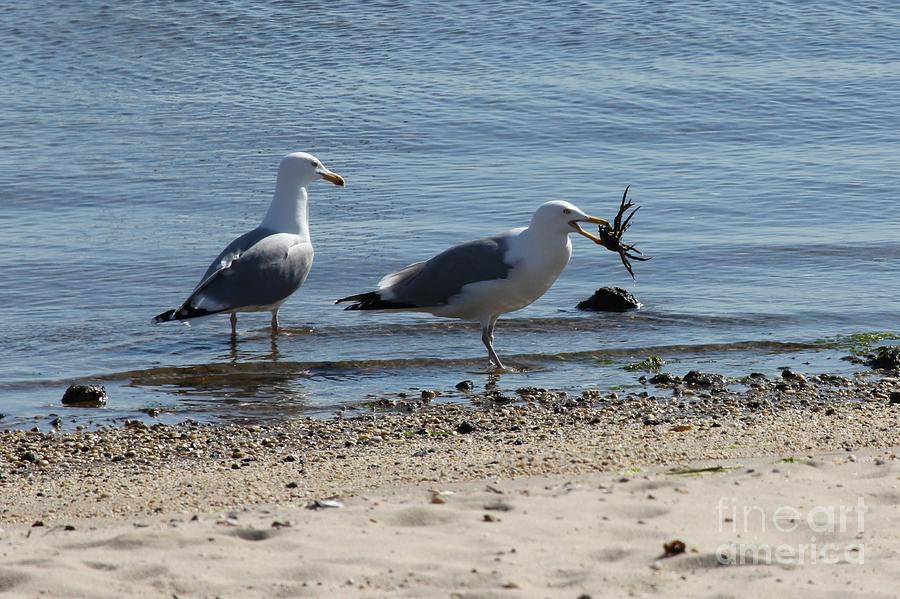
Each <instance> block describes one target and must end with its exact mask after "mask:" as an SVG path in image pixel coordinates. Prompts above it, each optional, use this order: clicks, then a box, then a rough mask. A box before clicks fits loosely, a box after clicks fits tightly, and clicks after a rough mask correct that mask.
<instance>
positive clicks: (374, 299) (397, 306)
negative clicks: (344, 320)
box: [334, 291, 415, 310]
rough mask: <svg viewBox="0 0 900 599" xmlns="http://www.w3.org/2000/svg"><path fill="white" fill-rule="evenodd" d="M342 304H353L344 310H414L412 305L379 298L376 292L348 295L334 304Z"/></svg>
mask: <svg viewBox="0 0 900 599" xmlns="http://www.w3.org/2000/svg"><path fill="white" fill-rule="evenodd" d="M343 302H353V303H352V304H350V305H349V306H347V307H346V308H344V310H408V309H410V308H414V307H415V306H413V305H412V304H403V303H398V302H391V301H387V300H384V299H382V298H381V296H380V295H379V294H378V292H377V291H370V292H368V293H360V294H357V295H349V296H347V297H344V298H341V299H339V300H337V301H336V302H334V303H335V304H341V303H343Z"/></svg>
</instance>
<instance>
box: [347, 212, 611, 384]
mask: <svg viewBox="0 0 900 599" xmlns="http://www.w3.org/2000/svg"><path fill="white" fill-rule="evenodd" d="M580 222H586V223H594V224H599V225H604V226H607V227H608V226H609V223H608V222H607V221H605V220H603V219H602V218H597V217H595V216H588V215H587V214H585V213H584V212H582V211H581V210H579V209H578V208H577V207H575V206H574V205H572V204H570V203H569V202H563V201H553V202H547V203H546V204H544V205H542V206H541V207H540V208H538V209H537V211H536V212H535V213H534V216H533V217H532V218H531V224H529V225H528V226H527V227H520V228H517V229H512V230H510V231H507V232H506V233H502V234H500V235H497V236H495V237H488V238H485V239H479V240H476V241H470V242H468V243H463V244H462V245H457V246H454V247H452V248H450V249H448V250H446V251H444V252H441V253H440V254H438V255H437V256H435V257H434V258H432V259H430V260H427V261H424V262H416V263H415V264H410V265H409V266H407V267H406V268H403V269H401V270H399V271H397V272H395V273H391V274H389V275H387V276H386V277H384V278H383V279H381V281H380V282H379V283H378V287H377V288H376V289H375V291H369V292H367V293H360V294H358V295H351V296H349V297H344V298H341V299H339V300H337V301H336V302H335V303H336V304H339V303H343V302H353V303H352V304H351V305H349V306H347V308H346V309H347V310H398V311H410V312H429V313H431V314H433V315H435V316H443V317H447V318H460V319H463V320H473V321H476V322H478V323H480V324H481V341H482V342H483V343H484V346H485V347H486V348H487V352H488V359H489V360H490V363H491V364H492V365H493V366H495V367H496V368H500V369H502V368H503V363H502V362H501V361H500V358H499V356H497V352H495V351H494V343H493V342H494V326H495V325H496V324H497V319H498V318H499V317H500V315H501V314H505V313H507V312H512V311H514V310H519V309H521V308H524V307H525V306H527V305H529V304H531V303H532V302H534V301H535V300H536V299H538V298H539V297H541V296H542V295H544V293H546V292H547V290H548V289H550V286H551V285H553V283H554V282H555V281H556V279H557V277H559V274H560V273H561V272H562V271H563V269H564V268H565V267H566V264H568V263H569V258H571V256H572V243H571V242H570V241H569V233H579V234H581V235H584V236H585V237H587V238H588V239H590V240H591V241H593V242H594V243H598V244H602V243H603V240H602V239H600V238H599V237H597V236H595V235H593V234H591V233H588V232H587V231H585V230H584V229H582V228H581V227H580V226H579V224H578V223H580Z"/></svg>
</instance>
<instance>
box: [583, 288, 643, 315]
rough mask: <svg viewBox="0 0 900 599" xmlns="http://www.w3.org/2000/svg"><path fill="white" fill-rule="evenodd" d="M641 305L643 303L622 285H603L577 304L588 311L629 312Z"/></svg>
mask: <svg viewBox="0 0 900 599" xmlns="http://www.w3.org/2000/svg"><path fill="white" fill-rule="evenodd" d="M640 307H641V303H640V302H639V301H637V299H636V298H635V297H634V296H633V295H631V294H630V293H628V292H627V291H626V290H624V289H622V288H621V287H601V288H600V289H598V290H597V291H595V292H594V295H592V296H591V297H589V298H588V299H586V300H584V301H583V302H580V303H579V304H578V305H577V306H576V308H578V309H579V310H585V311H588V312H627V311H628V310H635V309H637V308H640Z"/></svg>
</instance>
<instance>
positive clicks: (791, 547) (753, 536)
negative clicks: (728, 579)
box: [716, 497, 869, 565]
mask: <svg viewBox="0 0 900 599" xmlns="http://www.w3.org/2000/svg"><path fill="white" fill-rule="evenodd" d="M868 509H869V508H867V507H866V504H865V502H864V501H863V498H862V497H858V498H857V500H856V505H816V506H813V507H810V508H808V509H798V508H796V507H793V506H788V505H783V506H780V507H777V508H775V509H774V510H771V511H766V510H765V509H763V508H762V507H760V506H757V505H743V504H739V503H738V500H737V498H736V497H720V498H719V503H718V505H717V511H718V514H717V515H718V519H719V532H720V533H726V534H727V533H732V534H735V535H736V536H737V537H738V538H739V539H742V540H741V541H740V542H734V543H724V544H722V545H720V546H719V547H718V549H717V551H716V556H717V559H718V562H719V563H720V564H723V565H753V564H795V565H800V564H815V563H822V564H839V563H849V564H862V563H863V562H864V561H865V546H864V545H863V544H862V543H861V542H860V541H859V539H860V538H861V537H862V533H863V532H864V530H865V514H866V512H867V511H868ZM743 539H746V540H743ZM769 539H775V540H776V541H778V542H763V540H766V541H768V540H769Z"/></svg>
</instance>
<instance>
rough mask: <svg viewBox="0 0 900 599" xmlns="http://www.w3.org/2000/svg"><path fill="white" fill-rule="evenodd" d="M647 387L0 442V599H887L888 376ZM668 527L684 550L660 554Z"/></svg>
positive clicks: (892, 477)
mask: <svg viewBox="0 0 900 599" xmlns="http://www.w3.org/2000/svg"><path fill="white" fill-rule="evenodd" d="M655 380H657V382H658V385H657V386H655V387H651V386H649V383H648V387H647V391H643V392H640V393H631V394H627V395H625V396H624V397H613V396H612V395H611V394H606V395H604V394H601V393H600V392H597V391H591V390H587V391H585V392H584V393H583V394H582V395H581V396H577V397H575V396H568V395H566V394H563V393H554V392H550V391H546V390H539V389H520V390H519V391H518V394H517V397H516V398H509V397H504V396H500V395H499V394H495V395H491V393H490V392H488V393H487V394H482V395H480V396H479V400H478V401H477V402H474V404H473V405H461V404H449V403H441V404H435V405H430V406H428V407H427V408H419V409H416V407H415V405H413V404H415V402H412V404H410V405H402V404H401V405H395V406H394V408H399V409H401V410H402V409H408V410H410V411H408V412H405V413H401V412H394V413H388V414H375V415H367V416H359V417H355V418H348V419H345V418H333V419H329V420H316V419H311V418H307V419H300V420H291V421H286V422H283V423H280V424H277V425H269V426H262V425H224V426H223V425H199V424H196V423H182V424H177V425H164V424H159V425H153V426H149V427H148V426H146V425H145V424H143V423H142V422H139V421H133V422H131V423H130V424H128V425H126V426H124V427H121V428H108V429H100V430H96V431H90V432H86V431H82V432H74V433H56V434H48V433H32V432H23V431H14V432H4V433H0V547H2V550H0V554H2V555H0V565H2V566H3V569H2V574H0V591H3V590H6V591H12V592H14V593H17V594H18V595H21V596H42V597H123V596H124V597H128V596H153V597H155V596H159V597H172V596H176V597H182V598H183V597H272V596H291V597H294V596H297V597H334V596H340V597H421V596H446V597H455V598H474V597H490V598H493V597H508V596H523V597H524V596H528V597H531V596H538V597H554V598H555V597H559V598H567V599H576V598H579V597H580V598H584V597H592V598H593V599H596V598H597V597H605V596H621V595H622V594H631V595H634V596H639V597H640V596H658V595H662V596H672V595H673V594H674V595H678V594H681V595H690V596H716V597H720V596H753V597H772V598H777V597H779V596H780V593H781V589H787V588H797V587H799V586H801V585H802V586H804V587H808V588H809V590H810V592H820V593H832V594H839V595H841V596H848V595H847V592H848V589H852V591H853V592H858V593H859V595H860V596H866V597H881V596H885V597H886V596H887V594H886V593H885V591H884V589H890V588H894V586H895V582H896V580H895V579H893V578H892V576H893V575H892V574H890V572H891V571H892V570H891V568H890V566H889V564H890V563H893V560H894V559H895V556H896V554H897V551H898V547H897V539H896V537H895V536H894V531H895V530H897V528H898V526H900V514H898V513H897V510H896V498H897V497H898V495H897V493H898V491H897V487H898V480H900V460H898V459H897V455H898V453H900V427H898V426H897V423H898V416H900V404H897V403H891V396H890V393H891V390H892V389H893V388H894V387H895V385H896V384H897V380H896V379H895V378H893V377H880V378H878V377H867V376H860V377H856V378H854V379H844V378H843V377H834V376H833V375H823V376H822V377H809V378H806V377H804V376H802V375H799V374H794V373H791V375H789V376H783V377H781V378H779V379H762V378H759V377H754V378H752V379H748V380H747V386H746V389H744V390H743V391H740V392H735V391H731V390H729V389H728V388H727V387H726V386H725V383H726V381H724V379H722V378H721V377H716V375H704V374H703V373H695V374H694V375H692V376H689V377H684V378H683V379H678V380H673V379H666V378H665V377H664V376H662V375H661V376H660V378H657V379H655ZM653 389H658V390H659V393H660V396H655V395H650V394H649V391H650V390H653ZM663 392H666V393H671V394H672V395H669V396H665V397H663V396H662V395H661V394H662V393H663ZM644 395H646V396H644ZM859 501H864V505H865V510H866V514H865V518H866V520H865V526H864V527H863V524H862V521H861V520H860V523H859V524H858V525H856V526H857V528H858V530H857V529H852V530H849V531H847V530H844V529H843V528H842V527H839V526H838V524H840V522H838V521H836V520H833V519H832V520H831V521H830V527H831V528H830V529H828V530H826V531H824V532H822V531H820V529H819V528H816V527H815V523H814V522H813V521H812V520H809V522H808V523H806V524H803V526H802V527H801V528H799V529H797V530H793V531H792V532H789V533H785V532H781V531H780V529H775V528H773V526H774V525H777V524H778V521H777V519H776V520H771V519H772V518H776V516H777V515H778V514H780V513H782V512H783V511H784V510H785V509H790V510H794V511H796V513H797V514H799V515H800V516H802V517H803V518H805V517H806V516H807V515H808V514H811V513H814V512H815V511H816V510H817V509H819V508H821V509H824V510H826V512H827V513H829V514H834V513H837V512H835V510H849V513H851V514H853V511H852V510H854V509H855V507H854V506H858V505H860V504H859V503H858V502H859ZM747 509H749V510H750V513H751V514H754V515H755V514H757V513H758V514H760V515H761V516H762V517H763V520H761V521H758V519H757V520H755V519H752V518H751V519H750V520H748V519H747V517H746V515H744V516H743V519H740V515H741V514H746V512H742V511H739V510H747ZM729 510H732V511H729ZM840 513H844V512H840ZM798 517H799V516H798ZM736 519H738V520H736ZM770 520H771V522H770ZM738 521H739V522H740V527H739V528H738V527H737V524H734V522H738ZM852 522H855V521H852ZM773 523H774V524H773ZM760 524H762V528H760ZM851 528H852V527H851ZM673 541H681V542H683V543H684V544H685V546H686V549H685V551H684V553H682V554H679V555H674V556H672V557H670V558H664V557H663V555H662V554H663V547H662V545H663V544H664V543H672V542H673ZM820 553H821V554H822V555H821V557H814V558H811V557H810V555H813V554H815V555H816V556H819V554H820ZM747 560H750V561H747ZM730 566H740V567H730ZM782 582H783V583H784V585H781V584H778V583H782ZM848 585H852V586H848ZM853 592H851V593H850V595H852V594H853ZM879 593H880V594H879Z"/></svg>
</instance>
